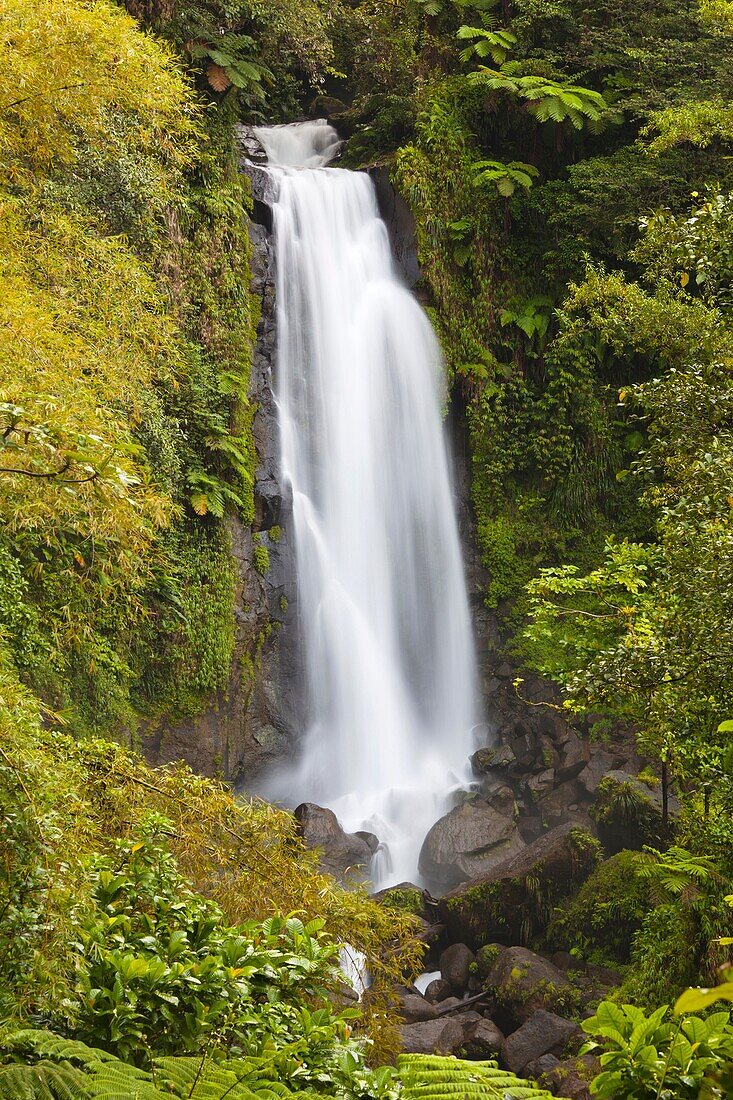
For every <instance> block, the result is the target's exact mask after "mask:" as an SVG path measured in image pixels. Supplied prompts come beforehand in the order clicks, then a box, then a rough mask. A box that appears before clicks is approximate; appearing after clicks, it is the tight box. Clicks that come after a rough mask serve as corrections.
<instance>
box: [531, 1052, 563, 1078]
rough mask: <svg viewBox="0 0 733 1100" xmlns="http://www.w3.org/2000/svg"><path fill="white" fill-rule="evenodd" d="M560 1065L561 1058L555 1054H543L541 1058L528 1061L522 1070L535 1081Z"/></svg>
mask: <svg viewBox="0 0 733 1100" xmlns="http://www.w3.org/2000/svg"><path fill="white" fill-rule="evenodd" d="M559 1065H560V1059H559V1058H557V1057H555V1055H554V1054H543V1055H542V1057H541V1058H535V1060H534V1061H533V1062H528V1063H527V1065H526V1066H525V1067H524V1069H523V1070H522V1073H523V1074H524V1075H525V1077H529V1078H531V1079H532V1080H534V1081H539V1079H540V1078H541V1077H544V1075H545V1074H548V1073H551V1072H552V1070H554V1069H555V1067H556V1066H559Z"/></svg>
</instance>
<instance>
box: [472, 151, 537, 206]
mask: <svg viewBox="0 0 733 1100" xmlns="http://www.w3.org/2000/svg"><path fill="white" fill-rule="evenodd" d="M473 169H474V171H475V172H476V173H477V174H476V177H475V178H474V181H473V185H474V187H485V186H486V185H487V184H492V183H493V184H495V185H496V190H497V191H498V192H499V194H500V195H503V196H504V198H510V196H511V195H513V194H514V192H515V191H516V189H517V187H523V188H524V190H525V191H529V189H530V187H531V186H532V180H533V178H534V177H536V176H537V175H538V174H539V173H538V171H537V169H536V168H535V167H534V165H532V164H523V163H522V162H521V161H517V160H512V161H510V162H509V164H502V162H501V161H499V160H479V161H477V162H476V163H475V164H474V165H473Z"/></svg>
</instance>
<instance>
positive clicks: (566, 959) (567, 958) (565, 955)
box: [550, 951, 585, 973]
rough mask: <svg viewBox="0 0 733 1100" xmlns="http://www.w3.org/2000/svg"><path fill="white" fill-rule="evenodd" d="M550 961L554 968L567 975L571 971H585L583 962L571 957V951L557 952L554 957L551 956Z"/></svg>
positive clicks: (573, 956)
mask: <svg viewBox="0 0 733 1100" xmlns="http://www.w3.org/2000/svg"><path fill="white" fill-rule="evenodd" d="M550 959H551V962H552V963H553V965H554V966H556V967H558V969H559V970H564V971H565V972H566V973H567V972H568V971H570V970H585V963H584V962H583V960H582V959H579V958H577V957H576V956H575V955H571V954H570V952H569V951H556V952H555V953H554V955H551V956H550Z"/></svg>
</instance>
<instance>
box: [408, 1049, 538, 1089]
mask: <svg viewBox="0 0 733 1100" xmlns="http://www.w3.org/2000/svg"><path fill="white" fill-rule="evenodd" d="M397 1073H398V1075H399V1077H400V1079H401V1081H402V1084H403V1086H404V1092H405V1097H406V1100H452V1098H453V1097H459V1096H460V1097H465V1098H466V1100H548V1098H549V1096H550V1093H549V1092H547V1091H545V1090H544V1089H541V1088H539V1087H538V1086H537V1085H535V1084H533V1083H532V1082H531V1081H524V1080H522V1079H521V1078H520V1077H517V1076H516V1075H515V1074H513V1073H510V1072H509V1071H508V1070H504V1069H499V1067H498V1065H497V1064H496V1062H466V1061H461V1060H460V1059H458V1058H452V1057H448V1056H445V1057H444V1056H441V1055H437V1054H403V1055H401V1056H400V1057H399V1058H398V1059H397Z"/></svg>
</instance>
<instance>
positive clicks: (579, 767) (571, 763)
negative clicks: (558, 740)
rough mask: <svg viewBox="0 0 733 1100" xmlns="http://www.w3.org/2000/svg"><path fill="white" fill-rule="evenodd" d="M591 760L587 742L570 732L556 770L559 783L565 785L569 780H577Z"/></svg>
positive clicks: (572, 731)
mask: <svg viewBox="0 0 733 1100" xmlns="http://www.w3.org/2000/svg"><path fill="white" fill-rule="evenodd" d="M589 760H590V746H589V744H588V742H587V741H584V740H582V739H581V738H580V737H578V735H577V733H575V731H574V730H571V731H570V736H569V737H568V740H567V741H566V742H565V744H564V745H563V747H562V752H561V755H560V762H559V764H558V765H557V767H556V769H555V774H556V778H557V782H558V783H565V782H566V781H567V780H568V779H575V777H576V776H577V775H580V773H581V772H582V771H583V770H584V769H585V767H586V766H587V764H588V761H589Z"/></svg>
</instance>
